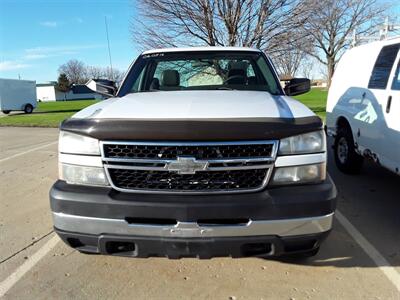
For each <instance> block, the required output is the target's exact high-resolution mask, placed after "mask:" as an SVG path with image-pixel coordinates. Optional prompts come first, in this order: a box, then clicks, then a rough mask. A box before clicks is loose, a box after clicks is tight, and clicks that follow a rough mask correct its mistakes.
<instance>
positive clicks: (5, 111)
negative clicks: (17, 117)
mask: <svg viewBox="0 0 400 300" xmlns="http://www.w3.org/2000/svg"><path fill="white" fill-rule="evenodd" d="M10 111H11V110H2V111H1V112H2V113H3V114H6V115H8V114H9V113H10Z"/></svg>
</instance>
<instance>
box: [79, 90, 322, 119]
mask: <svg viewBox="0 0 400 300" xmlns="http://www.w3.org/2000/svg"><path fill="white" fill-rule="evenodd" d="M309 116H314V113H313V112H312V111H311V110H310V109H308V108H307V107H306V106H304V105H303V104H301V103H300V102H298V101H296V100H294V99H292V98H290V97H287V96H281V95H280V96H274V95H271V94H269V93H268V92H262V91H260V92H259V91H236V90H235V91H230V90H218V91H209V90H207V91H161V92H145V93H134V94H128V95H126V96H124V97H121V98H111V99H108V100H105V101H102V102H99V103H97V104H94V105H92V106H90V107H87V108H85V109H83V110H82V111H80V112H78V113H77V114H75V115H74V116H73V117H72V118H74V119H85V118H96V119H132V120H160V121H162V120H209V119H210V120H221V119H227V120H230V119H259V118H288V119H293V118H303V117H309Z"/></svg>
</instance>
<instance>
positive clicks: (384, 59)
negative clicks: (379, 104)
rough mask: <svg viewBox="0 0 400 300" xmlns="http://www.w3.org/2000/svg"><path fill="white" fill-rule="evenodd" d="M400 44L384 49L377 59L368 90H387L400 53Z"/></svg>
mask: <svg viewBox="0 0 400 300" xmlns="http://www.w3.org/2000/svg"><path fill="white" fill-rule="evenodd" d="M399 48H400V44H395V45H389V46H385V47H383V48H382V50H381V52H380V53H379V55H378V58H377V59H376V62H375V65H374V69H373V70H372V74H371V77H370V78H369V83H368V88H370V89H382V90H383V89H386V86H387V83H388V80H389V76H390V71H391V70H392V66H393V63H394V61H395V59H396V56H397V52H398V51H399Z"/></svg>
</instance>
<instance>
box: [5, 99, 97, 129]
mask: <svg viewBox="0 0 400 300" xmlns="http://www.w3.org/2000/svg"><path fill="white" fill-rule="evenodd" d="M96 102H97V101H96V100H77V101H57V102H56V101H54V102H39V103H38V107H37V108H36V109H35V110H34V111H33V113H31V114H29V115H28V114H24V113H23V112H14V113H13V112H11V114H10V115H8V116H4V117H0V126H25V127H58V126H59V125H60V123H61V122H62V121H63V120H65V119H67V118H69V117H70V116H72V115H73V114H74V113H76V112H77V111H80V110H81V109H83V108H85V107H87V106H89V105H91V104H93V103H96Z"/></svg>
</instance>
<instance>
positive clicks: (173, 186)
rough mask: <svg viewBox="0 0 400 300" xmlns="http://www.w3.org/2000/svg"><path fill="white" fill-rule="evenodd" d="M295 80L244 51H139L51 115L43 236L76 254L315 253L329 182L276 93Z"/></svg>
mask: <svg viewBox="0 0 400 300" xmlns="http://www.w3.org/2000/svg"><path fill="white" fill-rule="evenodd" d="M309 88H310V82H309V80H307V79H302V78H298V79H292V80H290V81H289V82H287V83H286V86H285V87H284V88H282V87H281V84H280V82H279V79H278V77H277V75H276V73H275V70H274V68H273V65H272V63H271V61H270V60H269V59H268V58H267V57H266V56H265V54H264V53H262V52H261V51H259V50H256V49H249V48H225V47H221V48H219V47H207V48H187V49H182V48H181V49H180V48H175V49H159V50H151V51H147V52H144V53H142V54H141V55H140V56H139V57H138V58H137V59H136V61H135V62H134V63H133V64H132V66H131V67H130V69H129V71H128V72H127V75H126V77H125V79H124V81H123V83H122V85H121V87H120V88H119V90H118V91H115V88H114V87H113V86H107V85H104V84H103V85H102V84H99V85H98V86H97V87H96V90H97V91H98V92H101V93H105V94H110V95H112V96H113V97H111V98H110V99H108V100H105V101H102V102H99V103H97V104H94V105H92V106H90V107H88V108H86V109H84V110H82V111H80V112H78V113H77V114H75V115H74V116H73V117H72V118H70V119H67V120H66V121H64V122H63V123H62V124H61V127H60V140H59V170H60V172H59V173H60V176H59V180H58V181H57V182H56V183H55V184H54V186H53V187H52V189H51V191H50V203H51V209H52V213H53V219H54V227H55V230H56V232H57V233H58V235H59V236H60V237H61V238H62V239H63V240H64V242H66V243H67V244H68V245H69V246H71V247H73V248H75V249H77V250H78V251H80V252H83V253H101V254H108V255H121V256H131V257H149V256H166V257H169V258H180V257H199V258H210V257H215V256H232V257H243V256H261V257H268V256H280V255H288V254H289V255H294V256H301V257H305V256H312V255H315V254H316V253H317V252H318V249H319V246H320V243H321V241H322V240H323V239H324V238H325V237H326V236H327V234H328V233H329V231H330V229H331V227H332V219H333V215H334V210H335V206H336V189H335V186H334V184H333V182H332V180H331V178H330V177H329V175H328V174H327V172H326V139H325V134H324V131H323V123H322V121H321V119H320V118H318V117H317V116H316V115H315V114H314V113H313V112H312V111H310V110H309V109H308V108H307V107H306V106H304V105H303V104H301V103H300V102H298V101H296V100H294V99H292V98H290V97H289V96H290V95H297V94H301V93H304V92H306V91H308V90H309ZM114 91H115V92H114Z"/></svg>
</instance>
